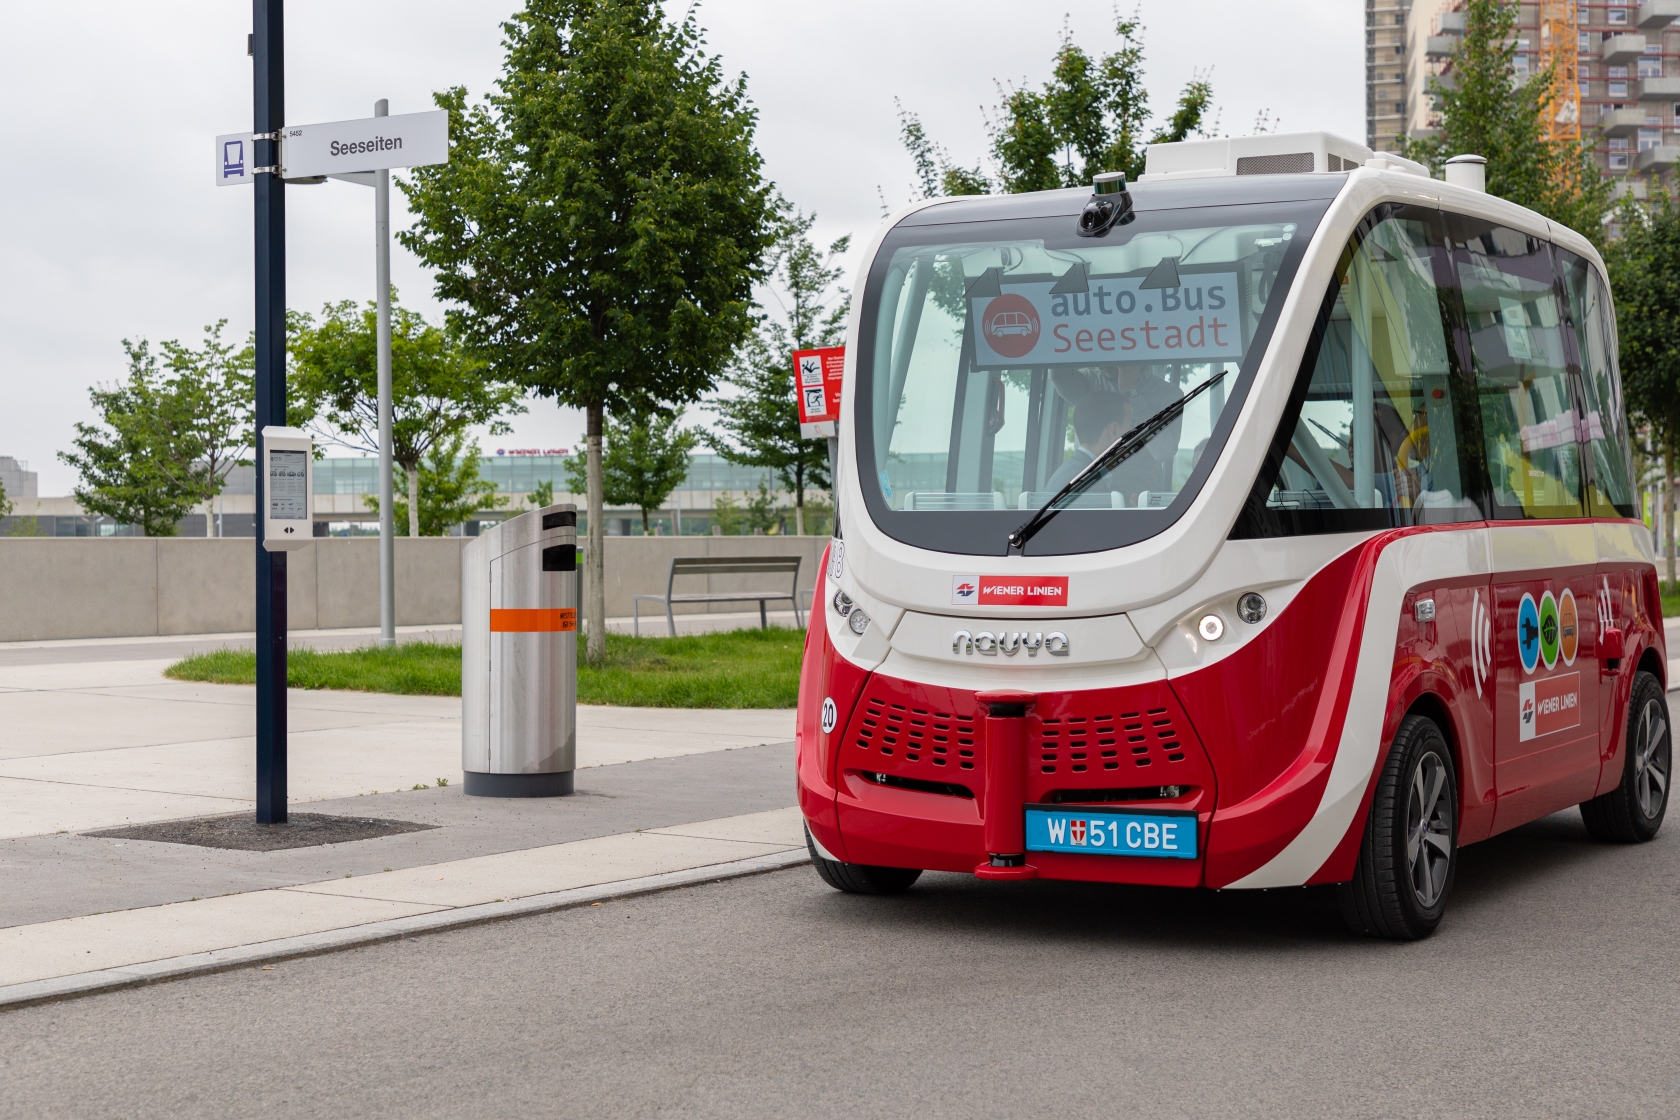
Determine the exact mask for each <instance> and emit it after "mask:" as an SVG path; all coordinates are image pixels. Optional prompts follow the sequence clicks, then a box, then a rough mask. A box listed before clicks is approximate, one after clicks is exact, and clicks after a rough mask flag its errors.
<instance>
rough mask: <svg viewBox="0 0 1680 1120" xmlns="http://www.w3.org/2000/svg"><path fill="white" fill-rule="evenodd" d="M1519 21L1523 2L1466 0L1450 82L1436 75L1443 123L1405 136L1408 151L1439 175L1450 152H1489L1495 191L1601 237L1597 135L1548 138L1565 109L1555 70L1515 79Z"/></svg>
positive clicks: (1603, 196)
mask: <svg viewBox="0 0 1680 1120" xmlns="http://www.w3.org/2000/svg"><path fill="white" fill-rule="evenodd" d="M1516 21H1517V6H1516V5H1515V4H1509V3H1506V2H1505V0H1469V2H1468V3H1467V4H1465V6H1464V40H1463V42H1462V43H1461V44H1460V45H1459V48H1458V50H1457V52H1456V53H1455V54H1454V55H1453V57H1452V62H1451V66H1450V69H1449V73H1450V74H1451V75H1452V78H1453V81H1452V83H1451V88H1449V87H1448V86H1447V85H1444V84H1442V83H1441V82H1440V81H1439V80H1437V79H1434V78H1432V79H1430V92H1431V93H1432V95H1433V96H1434V97H1435V98H1436V99H1437V100H1438V102H1439V103H1440V106H1441V125H1440V129H1439V131H1438V132H1437V134H1436V135H1434V136H1431V137H1427V138H1421V139H1415V140H1413V139H1405V138H1403V143H1402V152H1403V154H1405V155H1406V156H1407V157H1409V158H1411V159H1415V160H1417V161H1419V162H1420V163H1423V164H1426V165H1427V166H1428V167H1429V168H1430V169H1431V170H1432V171H1433V172H1434V173H1435V174H1436V175H1438V176H1439V175H1442V174H1443V173H1444V171H1445V167H1446V161H1447V160H1448V159H1449V158H1451V157H1452V156H1455V155H1459V154H1464V153H1468V154H1473V155H1480V156H1483V157H1484V158H1486V160H1487V190H1488V193H1489V194H1494V195H1498V196H1499V197H1501V198H1506V199H1509V200H1510V201H1512V202H1515V203H1517V204H1518V205H1520V206H1526V207H1528V208H1529V209H1530V210H1534V211H1536V212H1538V213H1540V214H1544V215H1545V216H1546V217H1548V218H1551V219H1553V220H1555V221H1557V222H1560V223H1562V224H1563V225H1566V226H1568V227H1570V228H1571V229H1574V230H1577V231H1578V232H1580V233H1581V234H1582V235H1583V236H1585V237H1587V238H1589V239H1590V240H1592V241H1594V242H1595V243H1597V244H1599V245H1603V243H1604V218H1605V216H1606V215H1607V214H1608V213H1609V211H1610V205H1611V201H1610V197H1611V183H1610V182H1609V180H1607V179H1605V178H1604V176H1603V175H1601V174H1600V173H1599V170H1598V167H1597V165H1596V164H1594V163H1593V158H1592V144H1593V143H1594V142H1595V139H1594V138H1590V137H1589V138H1588V139H1587V140H1584V141H1575V140H1557V141H1554V140H1550V139H1548V138H1547V135H1546V123H1545V122H1546V120H1547V117H1548V116H1549V115H1552V114H1555V113H1557V112H1559V111H1566V110H1564V109H1563V107H1558V106H1554V101H1553V94H1552V90H1553V89H1554V88H1555V87H1554V83H1553V80H1552V73H1551V71H1549V70H1547V71H1542V72H1541V73H1539V74H1534V75H1530V76H1529V78H1528V80H1527V81H1526V82H1524V83H1523V84H1521V85H1519V84H1518V83H1517V78H1516V68H1515V59H1516V53H1517V39H1516Z"/></svg>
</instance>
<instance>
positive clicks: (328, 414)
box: [287, 293, 525, 537]
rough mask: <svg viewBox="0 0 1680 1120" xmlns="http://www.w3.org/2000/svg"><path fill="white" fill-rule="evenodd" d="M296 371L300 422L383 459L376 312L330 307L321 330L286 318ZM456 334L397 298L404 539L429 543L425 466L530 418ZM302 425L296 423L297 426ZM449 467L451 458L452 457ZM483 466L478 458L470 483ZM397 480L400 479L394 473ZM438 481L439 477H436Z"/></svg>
mask: <svg viewBox="0 0 1680 1120" xmlns="http://www.w3.org/2000/svg"><path fill="white" fill-rule="evenodd" d="M287 333H288V334H289V335H290V340H289V343H288V346H289V348H290V351H291V354H292V360H293V363H294V370H293V373H292V375H291V378H290V383H289V385H288V389H289V390H290V392H291V396H292V399H293V401H295V402H297V403H296V406H295V408H294V409H293V413H294V416H303V417H306V418H307V419H305V420H303V421H302V423H312V426H315V427H317V428H318V430H319V431H320V434H321V435H322V436H324V437H325V438H326V439H328V440H330V441H332V442H334V443H337V444H339V445H340V446H343V447H349V448H353V449H355V450H358V451H364V452H367V453H369V454H372V455H377V454H379V371H378V365H377V361H378V317H377V308H376V307H375V305H374V304H372V303H369V304H367V306H365V307H362V308H358V307H357V306H356V302H355V301H354V300H344V301H342V302H339V303H329V304H327V305H326V307H325V308H323V309H322V312H321V321H320V322H319V323H316V321H315V320H314V319H313V318H312V317H311V316H309V315H306V314H303V313H301V312H295V311H294V312H291V313H289V314H288V315H287ZM488 373H489V370H488V369H487V368H486V366H485V364H484V363H483V362H482V361H479V360H478V359H476V358H473V357H472V356H471V355H470V354H469V353H468V352H467V351H466V349H465V347H464V346H463V345H462V344H461V340H460V339H459V338H457V337H455V336H454V335H453V334H452V333H451V332H450V331H448V330H446V329H444V328H441V327H437V326H434V325H432V324H430V323H428V322H426V320H425V319H424V318H423V317H421V316H420V315H419V314H418V313H416V312H413V311H410V310H408V309H406V308H403V307H398V306H397V301H396V295H395V293H392V298H391V459H392V461H393V462H394V463H395V464H396V466H397V467H398V468H399V469H400V473H401V477H402V479H403V480H404V484H405V487H406V491H407V494H408V500H407V501H405V502H399V503H395V505H394V509H395V510H402V511H405V514H404V516H405V517H406V519H407V521H408V535H409V536H411V537H418V536H430V535H432V534H430V533H428V532H427V531H426V529H425V528H424V526H423V525H422V524H421V522H422V521H423V513H424V511H425V509H426V508H427V504H428V503H429V502H432V501H433V499H432V498H428V497H425V496H423V495H421V493H420V490H419V488H420V486H421V484H422V482H423V481H424V480H425V479H426V478H427V477H430V476H428V474H427V472H426V470H425V469H424V468H422V466H421V462H422V460H423V459H424V458H425V457H426V456H427V455H432V456H433V461H434V462H442V461H445V460H440V459H438V458H437V457H436V456H437V453H438V452H439V451H440V450H441V449H443V448H446V447H449V446H455V447H456V448H457V449H459V447H460V445H461V443H462V441H463V439H464V438H465V437H464V433H465V432H466V431H467V430H468V429H469V428H473V427H477V426H479V425H487V426H488V431H489V433H490V434H491V435H504V434H506V433H507V432H509V431H512V429H511V428H509V427H508V425H507V422H506V421H505V420H503V419H502V417H503V416H506V415H508V414H511V413H519V412H523V411H525V409H524V406H523V405H521V404H519V403H518V402H519V397H520V396H521V395H522V394H521V390H520V389H519V388H518V387H517V386H515V385H510V384H507V383H505V382H500V381H497V380H495V379H494V378H492V377H490V376H488ZM298 422H299V421H296V420H294V423H298ZM446 459H447V461H449V462H450V463H453V457H452V456H451V457H446ZM477 462H478V460H477V457H476V455H475V457H474V458H473V463H474V468H473V469H474V474H475V477H476V473H477V465H476V464H477ZM393 473H395V472H393ZM440 477H441V476H440Z"/></svg>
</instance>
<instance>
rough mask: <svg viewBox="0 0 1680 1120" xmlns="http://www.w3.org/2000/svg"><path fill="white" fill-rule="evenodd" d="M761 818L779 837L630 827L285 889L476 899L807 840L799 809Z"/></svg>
mask: <svg viewBox="0 0 1680 1120" xmlns="http://www.w3.org/2000/svg"><path fill="white" fill-rule="evenodd" d="M755 818H757V819H755V820H753V821H752V822H751V823H750V824H749V825H748V827H749V828H756V829H758V830H760V831H765V832H773V833H776V834H778V835H777V840H776V841H775V842H771V843H752V842H748V841H742V840H719V839H706V838H702V837H697V836H682V835H675V834H672V833H670V832H631V833H623V834H620V835H617V836H601V837H597V838H595V839H593V840H578V841H575V842H574V843H571V844H566V845H563V850H562V849H560V848H530V849H527V850H525V851H521V852H503V853H502V854H500V855H494V856H479V857H478V858H476V859H464V860H455V861H452V862H450V863H440V864H433V865H431V866H428V867H414V868H409V869H407V870H404V871H392V872H387V873H385V874H380V875H364V876H361V877H359V878H350V879H329V880H327V881H325V882H321V883H310V884H305V885H301V886H297V887H291V888H287V889H288V890H297V891H310V892H314V893H318V894H328V895H333V896H335V897H342V898H366V899H383V900H385V901H387V902H405V903H413V904H415V905H421V906H472V905H475V904H477V903H482V902H497V901H501V900H503V899H508V898H524V897H526V896H528V895H534V894H549V893H551V892H553V891H564V890H571V889H572V888H574V887H585V886H589V885H591V884H594V883H612V882H617V881H619V880H621V879H636V878H640V877H642V876H645V875H656V874H659V873H661V872H665V871H676V870H680V869H682V868H685V867H700V866H704V865H706V864H712V863H730V862H732V861H734V860H737V859H747V858H749V857H751V856H764V855H770V854H771V853H773V852H784V851H788V850H789V849H791V848H795V847H798V846H799V845H800V844H802V843H804V837H803V833H802V832H801V827H802V826H801V824H800V823H799V819H798V818H799V810H798V809H796V808H784V809H777V810H773V811H772V812H769V813H760V814H755ZM766 818H767V819H766ZM707 823H712V822H707Z"/></svg>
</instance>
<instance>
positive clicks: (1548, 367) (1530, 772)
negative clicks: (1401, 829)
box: [1448, 215, 1599, 832]
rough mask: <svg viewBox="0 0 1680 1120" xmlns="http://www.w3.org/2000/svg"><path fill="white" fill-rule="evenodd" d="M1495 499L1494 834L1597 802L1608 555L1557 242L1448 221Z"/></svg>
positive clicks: (1492, 537) (1453, 217)
mask: <svg viewBox="0 0 1680 1120" xmlns="http://www.w3.org/2000/svg"><path fill="white" fill-rule="evenodd" d="M1448 226H1449V237H1450V239H1451V242H1452V254H1453V260H1454V264H1455V267H1456V268H1457V271H1458V281H1459V288H1460V291H1461V292H1462V293H1463V301H1464V315H1465V320H1466V325H1467V328H1468V331H1467V333H1468V335H1469V344H1470V350H1471V353H1472V356H1473V359H1474V366H1475V373H1476V393H1477V399H1478V403H1479V406H1480V407H1479V411H1480V420H1481V427H1482V441H1483V451H1484V461H1485V463H1486V468H1487V476H1488V481H1489V486H1490V491H1491V494H1490V501H1491V503H1492V509H1491V510H1490V513H1491V518H1490V520H1491V522H1492V525H1491V527H1490V533H1489V538H1490V546H1489V547H1490V561H1491V564H1492V569H1493V574H1492V579H1491V597H1492V600H1493V665H1494V679H1495V682H1496V683H1495V689H1494V700H1495V703H1494V780H1495V786H1496V789H1497V796H1498V805H1497V808H1496V812H1495V818H1494V831H1495V832H1499V831H1503V830H1504V829H1507V828H1512V827H1515V826H1516V825H1519V824H1522V823H1524V822H1525V821H1529V820H1533V819H1535V818H1536V817H1540V816H1543V815H1545V814H1547V813H1551V812H1555V811H1557V810H1559V809H1562V808H1565V807H1567V806H1570V805H1574V804H1577V803H1579V802H1581V801H1584V800H1586V799H1587V798H1590V797H1592V796H1593V794H1594V792H1595V791H1596V789H1597V786H1598V771H1599V726H1598V707H1599V685H1598V667H1597V662H1596V656H1595V654H1596V639H1597V628H1596V619H1597V610H1598V599H1599V595H1598V582H1599V576H1598V547H1597V540H1596V536H1595V534H1594V531H1593V526H1592V524H1591V523H1590V522H1589V521H1587V520H1585V518H1586V510H1585V506H1584V502H1583V498H1582V475H1583V469H1582V457H1581V452H1580V446H1579V444H1578V442H1577V439H1578V432H1579V430H1580V426H1581V419H1582V415H1583V411H1584V410H1583V409H1582V407H1581V404H1582V402H1581V392H1582V389H1581V385H1580V383H1579V380H1578V378H1577V377H1575V376H1574V375H1573V372H1572V370H1571V366H1572V365H1573V362H1572V361H1571V358H1572V356H1573V355H1572V351H1573V349H1574V346H1573V341H1574V340H1572V339H1571V340H1568V341H1567V343H1566V339H1565V334H1566V330H1567V318H1566V314H1565V300H1564V294H1563V285H1562V284H1561V283H1560V282H1559V281H1558V278H1557V275H1556V273H1555V272H1554V267H1553V260H1552V254H1551V246H1550V245H1549V244H1548V243H1547V242H1545V241H1543V240H1541V239H1540V238H1536V237H1533V236H1530V235H1529V234H1525V233H1521V232H1519V231H1517V230H1513V229H1508V228H1504V227H1500V226H1496V225H1493V224H1492V223H1489V222H1486V221H1483V220H1481V219H1473V218H1467V217H1464V216H1463V215H1448Z"/></svg>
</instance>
